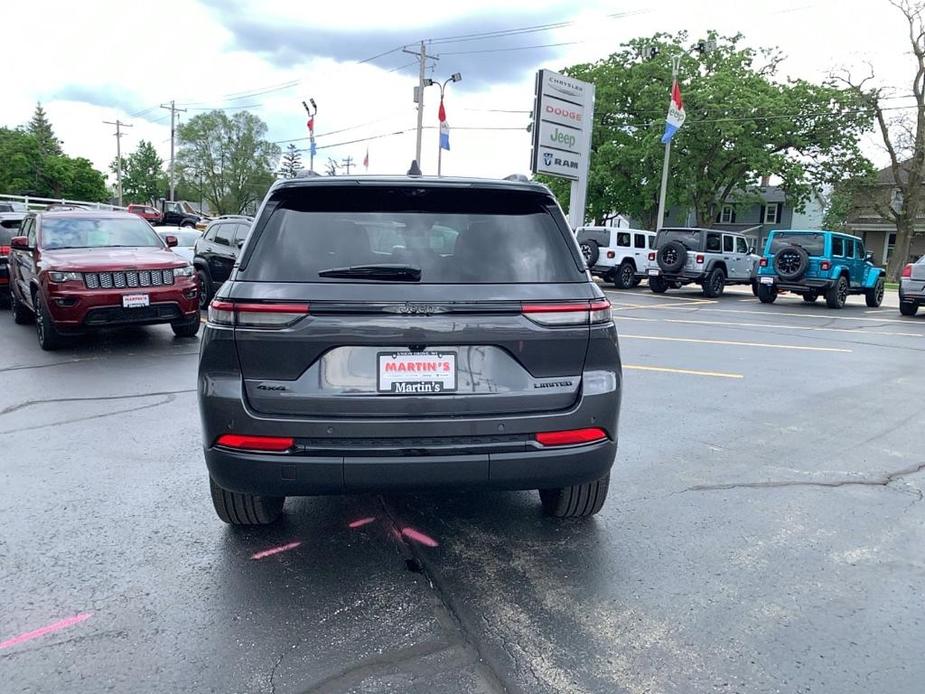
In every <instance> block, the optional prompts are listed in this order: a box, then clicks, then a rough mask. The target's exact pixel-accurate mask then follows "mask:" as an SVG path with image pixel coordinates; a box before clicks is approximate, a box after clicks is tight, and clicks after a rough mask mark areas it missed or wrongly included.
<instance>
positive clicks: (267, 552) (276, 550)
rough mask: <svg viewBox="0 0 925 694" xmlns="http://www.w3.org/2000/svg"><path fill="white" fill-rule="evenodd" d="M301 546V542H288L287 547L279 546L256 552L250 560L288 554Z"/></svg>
mask: <svg viewBox="0 0 925 694" xmlns="http://www.w3.org/2000/svg"><path fill="white" fill-rule="evenodd" d="M301 544H302V543H301V542H299V541H296V542H290V543H289V544H288V545H280V546H279V547H272V548H270V549H265V550H263V551H262V552H257V553H256V554H255V555H253V556H252V557H251V559H263V558H264V557H272V556H273V555H274V554H279V553H280V552H288V551H289V550H290V549H295V548H296V547H298V546H299V545H301Z"/></svg>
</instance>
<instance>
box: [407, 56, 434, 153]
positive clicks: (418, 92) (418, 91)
mask: <svg viewBox="0 0 925 694" xmlns="http://www.w3.org/2000/svg"><path fill="white" fill-rule="evenodd" d="M402 51H403V52H404V53H408V54H409V55H416V56H417V57H418V60H419V61H420V63H419V65H418V86H417V87H416V88H415V90H414V101H415V102H416V103H417V105H418V131H417V141H416V144H415V148H414V160H415V161H416V162H417V163H418V166H420V165H421V133H422V131H423V129H424V87H425V86H426V85H425V84H424V69H425V68H426V67H427V58H428V57H430V58H432V59H433V60H438V58H436V57H434V56H428V55H427V46H426V44H425V43H424V42H423V41H421V50H420V51H409V50H408V49H407V48H402Z"/></svg>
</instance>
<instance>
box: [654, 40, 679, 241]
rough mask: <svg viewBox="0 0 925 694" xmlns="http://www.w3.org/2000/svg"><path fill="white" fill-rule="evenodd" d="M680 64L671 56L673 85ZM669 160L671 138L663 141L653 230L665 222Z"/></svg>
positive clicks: (677, 59) (659, 227) (659, 229)
mask: <svg viewBox="0 0 925 694" xmlns="http://www.w3.org/2000/svg"><path fill="white" fill-rule="evenodd" d="M680 64H681V56H679V55H674V56H671V85H672V88H673V87H674V83H675V81H676V80H677V79H678V66H679V65H680ZM670 160H671V140H668V142H666V143H665V161H664V163H663V164H662V187H661V189H660V190H659V192H658V218H657V219H656V220H655V231H661V228H662V226H663V225H664V222H665V198H666V197H667V193H668V163H669V161H670Z"/></svg>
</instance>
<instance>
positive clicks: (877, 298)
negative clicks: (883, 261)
mask: <svg viewBox="0 0 925 694" xmlns="http://www.w3.org/2000/svg"><path fill="white" fill-rule="evenodd" d="M884 289H885V285H884V283H883V277H878V278H877V284H875V285H874V286H873V287H872V288H871V289H868V290H867V291H866V292H864V300H865V301H866V302H867V307H868V308H879V307H880V304H882V303H883V290H884Z"/></svg>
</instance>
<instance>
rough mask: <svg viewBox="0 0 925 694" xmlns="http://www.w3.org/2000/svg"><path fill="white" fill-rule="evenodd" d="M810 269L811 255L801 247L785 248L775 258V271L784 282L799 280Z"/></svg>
mask: <svg viewBox="0 0 925 694" xmlns="http://www.w3.org/2000/svg"><path fill="white" fill-rule="evenodd" d="M808 268H809V253H807V252H806V251H805V250H804V249H803V248H801V247H800V246H792V245H791V246H784V247H783V248H781V249H780V250H779V251H778V252H777V255H775V256H774V270H775V271H776V272H777V276H778V277H780V278H781V279H782V280H788V281H791V282H793V281H795V280H798V279H800V278H801V277H802V276H803V275H805V274H806V270H807V269H808Z"/></svg>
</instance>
